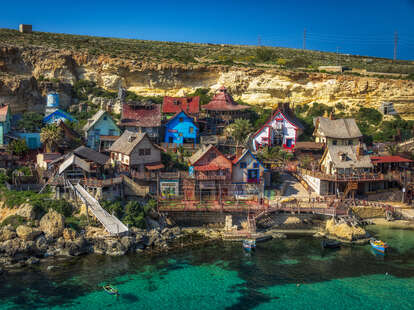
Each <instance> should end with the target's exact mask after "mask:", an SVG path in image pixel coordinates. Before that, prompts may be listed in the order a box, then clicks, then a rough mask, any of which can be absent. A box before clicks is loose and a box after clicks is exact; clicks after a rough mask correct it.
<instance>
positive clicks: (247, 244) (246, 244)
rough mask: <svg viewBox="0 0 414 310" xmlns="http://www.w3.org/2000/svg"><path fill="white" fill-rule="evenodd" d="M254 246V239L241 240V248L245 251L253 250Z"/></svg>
mask: <svg viewBox="0 0 414 310" xmlns="http://www.w3.org/2000/svg"><path fill="white" fill-rule="evenodd" d="M255 248H256V240H247V239H246V240H243V249H245V250H246V251H248V252H250V251H252V250H253V251H254V249H255Z"/></svg>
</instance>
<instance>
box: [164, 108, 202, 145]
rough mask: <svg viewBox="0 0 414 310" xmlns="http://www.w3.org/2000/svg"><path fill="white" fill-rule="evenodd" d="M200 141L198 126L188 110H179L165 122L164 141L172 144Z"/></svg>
mask: <svg viewBox="0 0 414 310" xmlns="http://www.w3.org/2000/svg"><path fill="white" fill-rule="evenodd" d="M197 141H198V127H197V126H196V124H195V123H194V119H193V118H192V117H190V116H189V115H188V114H187V113H186V112H183V111H181V112H178V113H176V114H175V116H173V117H172V118H170V119H169V120H168V122H167V123H166V124H165V136H164V142H165V143H168V144H171V143H174V144H177V145H182V144H187V143H191V144H196V143H197Z"/></svg>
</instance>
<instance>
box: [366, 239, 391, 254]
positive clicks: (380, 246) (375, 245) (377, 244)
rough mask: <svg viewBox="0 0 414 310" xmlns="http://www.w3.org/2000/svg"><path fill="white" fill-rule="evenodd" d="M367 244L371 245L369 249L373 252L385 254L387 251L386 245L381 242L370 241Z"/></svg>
mask: <svg viewBox="0 0 414 310" xmlns="http://www.w3.org/2000/svg"><path fill="white" fill-rule="evenodd" d="M369 243H370V244H371V247H372V248H373V249H374V250H376V251H379V252H381V253H385V252H386V251H387V249H388V244H386V243H385V242H384V241H381V240H376V239H371V240H370V241H369Z"/></svg>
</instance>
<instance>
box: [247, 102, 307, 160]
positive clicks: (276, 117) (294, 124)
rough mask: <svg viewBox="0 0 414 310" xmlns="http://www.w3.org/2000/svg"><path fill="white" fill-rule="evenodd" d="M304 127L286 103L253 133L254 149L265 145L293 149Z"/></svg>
mask: <svg viewBox="0 0 414 310" xmlns="http://www.w3.org/2000/svg"><path fill="white" fill-rule="evenodd" d="M303 129H304V127H303V125H302V124H301V123H300V121H299V120H298V119H297V118H296V117H295V115H294V113H293V111H291V110H290V108H289V105H288V104H284V105H283V107H281V108H279V109H277V110H276V112H275V113H273V115H272V116H271V117H270V119H269V120H268V121H267V122H266V123H265V124H264V125H263V126H262V127H261V128H260V129H259V130H257V131H256V132H255V133H254V134H253V136H252V150H253V151H255V152H256V151H258V150H259V149H260V148H261V147H264V146H268V147H272V146H276V145H279V146H282V147H283V148H284V149H285V150H287V151H292V150H293V149H294V148H295V145H296V142H297V139H298V137H299V136H300V135H301V134H302V132H303Z"/></svg>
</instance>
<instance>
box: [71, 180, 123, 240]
mask: <svg viewBox="0 0 414 310" xmlns="http://www.w3.org/2000/svg"><path fill="white" fill-rule="evenodd" d="M67 186H69V187H70V188H71V189H72V190H73V191H74V192H75V193H76V195H77V197H79V198H80V199H81V200H82V201H83V202H84V203H85V204H86V205H87V206H88V208H89V209H90V210H91V211H92V213H93V215H95V217H96V218H97V219H98V221H99V222H101V224H102V225H103V226H104V227H105V229H106V231H107V232H109V234H110V235H112V236H118V235H122V234H125V233H127V232H128V227H127V226H125V224H123V223H122V222H121V221H120V220H119V219H118V218H116V217H115V216H113V215H111V214H109V213H108V212H107V211H106V210H105V209H104V208H102V206H101V205H100V204H99V202H98V201H97V200H96V199H95V198H94V197H92V195H91V194H89V193H88V192H87V190H86V189H84V188H83V187H82V185H80V184H79V183H78V184H76V185H75V186H73V185H72V183H70V182H69V181H67Z"/></svg>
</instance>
